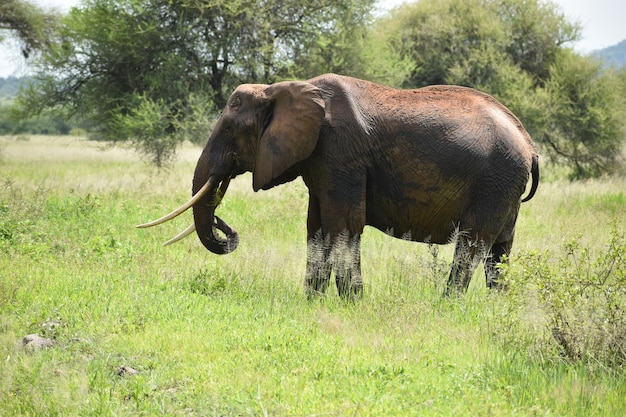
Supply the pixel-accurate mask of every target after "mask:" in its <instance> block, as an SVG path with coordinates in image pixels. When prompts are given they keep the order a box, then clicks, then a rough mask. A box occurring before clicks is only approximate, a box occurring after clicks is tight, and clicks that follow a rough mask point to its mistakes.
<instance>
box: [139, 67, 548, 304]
mask: <svg viewBox="0 0 626 417" xmlns="http://www.w3.org/2000/svg"><path fill="white" fill-rule="evenodd" d="M245 172H252V187H253V189H254V190H255V191H258V190H266V189H269V188H272V187H275V186H277V185H280V184H283V183H285V182H288V181H292V180H294V179H295V178H297V177H302V179H303V180H304V183H305V184H306V186H307V187H308V190H309V204H308V219H307V239H308V251H307V265H306V279H305V283H306V288H307V290H308V293H309V294H316V293H322V292H324V291H325V289H326V287H327V286H328V283H329V281H330V277H331V272H332V271H333V270H334V272H335V278H336V285H337V289H338V291H339V294H340V295H342V296H351V295H355V294H360V293H362V288H363V282H362V278H361V262H360V239H361V234H362V232H363V228H364V227H365V226H366V225H370V226H373V227H375V228H377V229H379V230H381V231H383V232H385V233H389V234H392V235H394V236H396V237H401V238H405V239H406V238H410V239H411V240H414V241H418V242H429V243H433V244H445V243H448V242H450V241H451V239H452V238H453V237H454V236H458V237H457V239H456V249H455V253H454V260H453V262H452V268H451V272H450V277H449V279H448V287H447V288H448V292H450V291H452V290H459V291H464V290H465V289H466V288H467V287H468V285H469V282H470V280H471V277H472V274H473V272H474V269H475V267H476V265H477V264H478V262H479V261H481V260H483V261H484V265H485V272H486V279H487V285H488V286H489V287H492V286H498V283H499V276H498V268H497V267H496V265H497V264H498V263H500V262H504V261H506V259H507V256H508V255H509V253H510V251H511V246H512V244H513V238H514V235H515V223H516V220H517V216H518V212H519V209H520V204H521V203H522V202H524V201H528V200H530V199H531V198H532V197H533V195H534V194H535V191H536V190H537V186H538V182H539V164H538V155H537V151H536V149H535V146H534V145H533V142H532V139H531V138H530V136H529V134H528V133H527V132H526V130H525V129H524V127H523V126H522V123H521V122H520V121H519V120H518V119H517V117H515V116H514V115H513V113H512V112H511V111H509V110H508V109H507V108H506V107H505V106H503V105H502V104H501V103H499V102H498V101H497V100H496V99H494V98H493V97H491V96H489V95H487V94H485V93H481V92H479V91H476V90H473V89H470V88H465V87H458V86H430V87H425V88H420V89H416V90H397V89H392V88H388V87H384V86H382V85H378V84H374V83H372V82H368V81H364V80H359V79H355V78H350V77H345V76H340V75H335V74H326V75H322V76H319V77H316V78H313V79H310V80H307V81H288V82H279V83H276V84H272V85H262V84H244V85H241V86H239V87H237V89H236V90H235V91H234V92H233V93H232V95H231V96H230V98H229V100H228V103H227V104H226V107H225V108H224V110H223V112H222V114H221V116H220V118H219V120H218V121H217V123H216V125H215V127H214V129H213V131H212V132H211V135H210V137H209V139H208V142H207V144H206V146H205V147H204V150H203V152H202V154H201V156H200V159H199V160H198V164H197V166H196V169H195V173H194V177H193V187H192V195H193V197H192V198H191V200H189V202H187V203H186V204H184V205H183V206H181V207H180V208H179V209H177V210H175V211H174V212H172V213H170V214H169V215H167V216H164V217H163V218H161V219H159V220H156V221H154V222H151V223H147V224H144V225H141V226H140V227H148V226H153V225H155V224H160V223H162V222H164V221H167V220H169V219H171V218H173V217H175V216H177V215H178V214H180V213H182V212H183V211H185V210H186V209H188V208H190V207H193V215H194V225H193V226H191V227H190V228H189V229H187V231H186V232H183V234H181V235H185V234H189V233H191V232H192V231H193V230H196V231H197V234H198V237H199V238H200V241H201V242H202V243H203V244H204V246H205V247H206V248H207V249H208V250H210V251H211V252H213V253H216V254H226V253H229V252H231V251H233V250H234V249H235V248H236V247H237V243H238V241H239V240H238V239H239V237H238V235H237V233H236V232H235V231H234V230H233V229H232V228H230V227H229V226H228V225H227V224H226V223H225V222H223V221H222V220H221V219H220V218H219V217H217V216H215V210H216V208H217V206H218V205H219V202H220V200H221V198H222V196H223V195H224V194H225V193H226V189H227V187H228V183H229V181H230V180H231V179H232V178H234V177H236V176H237V175H240V174H242V173H245ZM531 177H532V183H531V186H530V190H529V191H528V195H527V196H526V197H525V198H523V199H522V195H523V193H524V190H525V189H526V186H527V183H528V181H529V179H530V178H531ZM217 230H220V231H222V233H224V235H225V236H220V234H218V233H217ZM176 239H178V237H177V238H176Z"/></svg>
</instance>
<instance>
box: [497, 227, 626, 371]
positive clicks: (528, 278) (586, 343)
mask: <svg viewBox="0 0 626 417" xmlns="http://www.w3.org/2000/svg"><path fill="white" fill-rule="evenodd" d="M580 241H581V237H580V236H579V237H577V238H575V239H573V240H571V241H570V242H568V243H567V244H565V247H564V250H565V253H564V254H563V255H561V256H559V257H555V256H553V255H552V254H550V253H548V252H543V253H528V254H524V255H522V256H521V257H520V259H518V260H516V262H515V264H514V265H512V266H511V267H506V266H505V267H504V269H507V271H506V277H507V278H506V279H507V281H508V286H509V290H510V291H509V292H508V293H507V295H506V297H505V300H506V301H505V303H506V304H507V308H508V309H509V311H508V313H509V314H510V315H509V316H508V318H505V322H506V324H505V325H504V326H503V327H501V328H500V329H499V330H501V332H500V336H502V338H503V340H504V341H505V342H514V343H515V344H517V345H518V346H519V344H520V342H523V345H524V348H529V349H530V351H531V352H535V353H536V354H538V355H541V356H543V357H546V356H547V357H553V356H554V354H555V353H556V354H557V355H558V356H559V357H561V358H563V359H565V360H568V361H577V362H578V361H580V362H581V363H585V364H588V365H590V366H593V365H602V366H606V367H609V368H612V369H624V366H625V365H626V238H625V234H624V233H623V232H618V230H617V226H614V228H613V231H612V232H611V236H610V238H609V240H608V242H607V245H606V249H605V250H604V251H602V252H601V253H599V254H596V255H593V254H592V251H591V250H590V249H589V248H587V247H583V246H582V245H581V243H580ZM513 328H517V329H513ZM516 330H521V331H522V334H525V335H526V340H525V341H521V340H519V339H518V340H515V341H513V340H511V337H518V338H519V334H520V332H518V331H516ZM515 335H517V336H515Z"/></svg>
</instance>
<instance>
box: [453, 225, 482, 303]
mask: <svg viewBox="0 0 626 417" xmlns="http://www.w3.org/2000/svg"><path fill="white" fill-rule="evenodd" d="M484 247H485V245H484V244H483V242H482V241H480V240H478V239H477V238H475V237H474V238H472V237H470V236H468V235H467V234H465V233H461V234H460V235H459V237H458V239H457V242H456V247H455V249H454V259H453V261H452V268H451V270H450V276H449V278H448V284H447V287H446V291H445V295H446V296H449V295H451V294H452V293H453V292H457V293H461V292H465V291H467V288H468V287H469V284H470V281H471V280H472V275H474V270H475V269H476V266H477V265H478V262H479V261H480V259H481V257H483V256H484V254H485V250H484Z"/></svg>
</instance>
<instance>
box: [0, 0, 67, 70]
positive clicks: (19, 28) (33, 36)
mask: <svg viewBox="0 0 626 417" xmlns="http://www.w3.org/2000/svg"><path fill="white" fill-rule="evenodd" d="M57 19H58V15H57V14H56V13H54V12H51V11H43V10H42V9H40V8H38V7H36V6H34V5H32V4H31V3H29V2H27V1H25V0H3V1H2V3H0V42H1V41H3V40H4V38H5V36H6V35H5V34H11V35H14V36H15V37H16V38H17V39H18V40H19V41H20V45H21V50H22V55H24V57H25V58H28V57H29V56H30V55H31V54H32V52H33V51H36V50H41V49H42V48H43V47H45V46H46V45H47V43H48V39H50V36H51V33H52V32H53V31H54V28H55V25H56V22H57ZM3 32H4V33H3Z"/></svg>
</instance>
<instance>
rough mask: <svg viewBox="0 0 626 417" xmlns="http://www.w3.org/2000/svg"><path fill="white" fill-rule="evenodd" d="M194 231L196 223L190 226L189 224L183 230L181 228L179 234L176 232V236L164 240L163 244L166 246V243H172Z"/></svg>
mask: <svg viewBox="0 0 626 417" xmlns="http://www.w3.org/2000/svg"><path fill="white" fill-rule="evenodd" d="M195 231H196V225H195V224H192V225H191V226H189V227H188V228H186V229H185V230H183V231H182V232H180V233H179V234H177V235H176V236H174V237H173V238H171V239H170V240H168V241H167V242H165V243H164V244H163V246H168V245H171V244H172V243H176V242H178V241H179V240H182V239H184V238H186V237H187V236H189V235H190V234H192V233H193V232H195Z"/></svg>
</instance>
